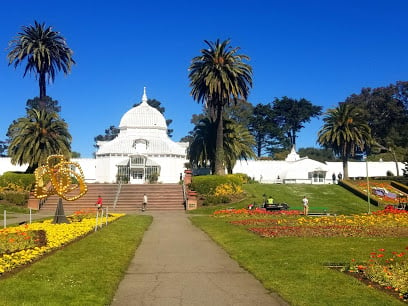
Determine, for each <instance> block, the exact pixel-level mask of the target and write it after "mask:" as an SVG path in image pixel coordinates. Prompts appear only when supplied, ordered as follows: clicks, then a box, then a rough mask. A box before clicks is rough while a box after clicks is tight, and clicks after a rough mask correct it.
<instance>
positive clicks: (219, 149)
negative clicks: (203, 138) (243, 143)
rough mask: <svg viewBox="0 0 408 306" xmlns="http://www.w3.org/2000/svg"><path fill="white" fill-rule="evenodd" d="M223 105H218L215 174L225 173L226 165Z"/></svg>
mask: <svg viewBox="0 0 408 306" xmlns="http://www.w3.org/2000/svg"><path fill="white" fill-rule="evenodd" d="M222 110H223V106H222V105H217V119H216V124H217V138H216V142H215V174H217V175H225V167H224V124H223V118H222Z"/></svg>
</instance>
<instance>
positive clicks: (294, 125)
mask: <svg viewBox="0 0 408 306" xmlns="http://www.w3.org/2000/svg"><path fill="white" fill-rule="evenodd" d="M272 110H273V114H274V117H275V120H276V122H277V125H278V126H279V127H280V128H281V130H282V133H283V134H284V135H285V136H286V137H287V138H288V140H289V143H290V145H291V146H294V145H296V137H297V136H296V134H297V133H298V132H299V131H300V130H301V129H302V128H304V124H305V123H307V122H310V119H311V118H316V117H318V116H320V115H321V113H322V107H321V106H317V105H313V104H312V103H311V102H310V101H308V100H306V99H304V98H302V99H300V100H296V99H292V98H288V97H286V96H285V97H282V98H281V99H278V98H275V100H274V101H273V106H272Z"/></svg>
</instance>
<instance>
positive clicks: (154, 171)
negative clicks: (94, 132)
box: [95, 88, 188, 184]
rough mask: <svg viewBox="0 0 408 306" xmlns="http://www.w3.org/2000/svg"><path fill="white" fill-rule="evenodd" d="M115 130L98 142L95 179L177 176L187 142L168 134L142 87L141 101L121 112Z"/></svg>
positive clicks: (143, 179)
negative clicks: (176, 140) (175, 140)
mask: <svg viewBox="0 0 408 306" xmlns="http://www.w3.org/2000/svg"><path fill="white" fill-rule="evenodd" d="M119 130H120V132H119V135H118V136H117V137H116V138H115V139H113V140H111V141H105V142H99V143H98V145H99V150H98V151H97V152H96V175H95V181H96V182H100V183H105V182H106V183H115V182H117V181H118V180H120V181H122V182H128V183H132V184H143V183H145V182H147V181H149V178H150V177H151V176H152V175H153V176H154V175H157V176H158V181H159V182H163V183H177V182H178V181H179V180H180V173H183V171H184V169H185V166H184V164H185V163H186V162H187V147H188V143H177V142H174V141H172V140H171V139H170V138H169V137H168V135H167V125H166V120H165V118H164V116H163V115H162V114H161V113H160V112H159V111H158V110H157V109H156V108H154V107H151V106H150V105H149V104H148V103H147V95H146V88H145V89H144V92H143V96H142V103H141V104H139V105H138V106H136V107H133V108H131V109H130V110H129V111H127V112H126V113H125V114H124V115H123V117H122V119H121V120H120V124H119Z"/></svg>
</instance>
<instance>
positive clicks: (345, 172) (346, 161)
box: [343, 157, 349, 179]
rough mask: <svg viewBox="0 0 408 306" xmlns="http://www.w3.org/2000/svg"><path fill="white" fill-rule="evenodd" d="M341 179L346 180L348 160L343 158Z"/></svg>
mask: <svg viewBox="0 0 408 306" xmlns="http://www.w3.org/2000/svg"><path fill="white" fill-rule="evenodd" d="M343 178H345V179H348V178H349V176H348V158H347V157H343Z"/></svg>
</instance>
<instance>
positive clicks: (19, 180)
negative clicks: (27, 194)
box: [0, 172, 35, 191]
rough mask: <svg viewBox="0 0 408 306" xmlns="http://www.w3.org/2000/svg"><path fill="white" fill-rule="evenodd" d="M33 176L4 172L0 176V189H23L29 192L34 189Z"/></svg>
mask: <svg viewBox="0 0 408 306" xmlns="http://www.w3.org/2000/svg"><path fill="white" fill-rule="evenodd" d="M34 185H35V176H34V174H28V173H18V172H5V173H3V175H1V176H0V187H7V188H9V189H10V188H13V187H10V186H14V187H16V188H17V189H23V190H25V191H30V190H32V189H33V188H34Z"/></svg>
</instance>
